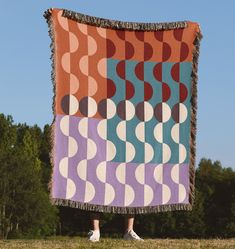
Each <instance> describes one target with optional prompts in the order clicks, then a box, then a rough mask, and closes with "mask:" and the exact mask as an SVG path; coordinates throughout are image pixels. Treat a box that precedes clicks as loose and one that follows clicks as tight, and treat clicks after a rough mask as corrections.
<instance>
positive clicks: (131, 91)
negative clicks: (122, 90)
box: [126, 80, 135, 99]
mask: <svg viewBox="0 0 235 249" xmlns="http://www.w3.org/2000/svg"><path fill="white" fill-rule="evenodd" d="M134 94H135V88H134V85H133V84H132V83H131V82H130V81H129V80H126V99H131V98H132V97H133V96H134Z"/></svg>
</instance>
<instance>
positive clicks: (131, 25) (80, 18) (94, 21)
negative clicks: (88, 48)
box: [62, 9, 187, 31]
mask: <svg viewBox="0 0 235 249" xmlns="http://www.w3.org/2000/svg"><path fill="white" fill-rule="evenodd" d="M62 16H63V17H67V18H69V19H72V20H74V21H77V22H80V23H84V24H89V25H93V26H97V27H102V28H111V29H125V30H138V31H153V30H169V29H179V28H186V27H187V22H186V21H180V22H164V23H141V22H123V21H117V20H110V19H105V18H99V17H94V16H89V15H84V14H81V13H77V12H74V11H71V10H65V9H64V10H63V14H62Z"/></svg>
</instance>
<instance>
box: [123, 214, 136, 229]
mask: <svg viewBox="0 0 235 249" xmlns="http://www.w3.org/2000/svg"><path fill="white" fill-rule="evenodd" d="M134 219H135V216H134V215H133V214H127V215H126V219H125V223H126V224H125V232H129V231H130V230H133V227H134Z"/></svg>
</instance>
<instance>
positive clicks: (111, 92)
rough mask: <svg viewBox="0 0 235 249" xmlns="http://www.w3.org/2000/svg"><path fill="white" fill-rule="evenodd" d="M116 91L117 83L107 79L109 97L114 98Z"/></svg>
mask: <svg viewBox="0 0 235 249" xmlns="http://www.w3.org/2000/svg"><path fill="white" fill-rule="evenodd" d="M115 93H116V85H115V84H114V82H113V81H112V80H111V79H107V97H108V98H112V97H113V96H114V94H115Z"/></svg>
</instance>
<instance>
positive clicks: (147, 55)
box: [144, 42, 153, 61]
mask: <svg viewBox="0 0 235 249" xmlns="http://www.w3.org/2000/svg"><path fill="white" fill-rule="evenodd" d="M152 56H153V47H152V45H151V44H149V43H147V42H145V43H144V60H145V61H148V60H150V59H151V58H152Z"/></svg>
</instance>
